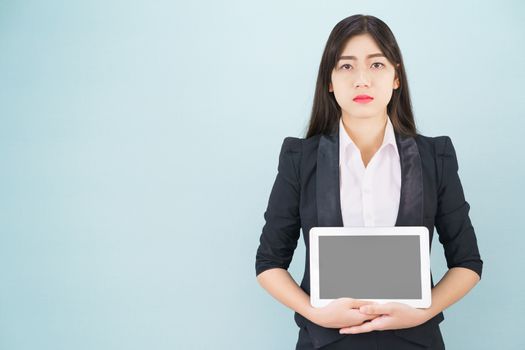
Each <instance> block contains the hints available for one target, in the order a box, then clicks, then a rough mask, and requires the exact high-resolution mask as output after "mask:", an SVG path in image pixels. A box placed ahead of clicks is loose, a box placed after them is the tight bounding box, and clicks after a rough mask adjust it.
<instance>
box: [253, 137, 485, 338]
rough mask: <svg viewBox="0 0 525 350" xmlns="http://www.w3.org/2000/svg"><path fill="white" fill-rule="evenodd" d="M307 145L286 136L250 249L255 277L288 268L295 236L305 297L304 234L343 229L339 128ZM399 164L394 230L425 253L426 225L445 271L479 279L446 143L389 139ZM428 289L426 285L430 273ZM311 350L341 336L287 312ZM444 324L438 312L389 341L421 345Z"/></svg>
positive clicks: (465, 207)
mask: <svg viewBox="0 0 525 350" xmlns="http://www.w3.org/2000/svg"><path fill="white" fill-rule="evenodd" d="M336 129H337V130H336V131H334V132H333V133H331V134H330V135H321V134H319V135H315V136H312V137H310V138H307V139H300V138H295V137H286V138H285V139H284V141H283V144H282V147H281V152H280V155H279V165H278V173H277V176H276V178H275V182H274V185H273V187H272V190H271V193H270V197H269V201H268V206H267V209H266V211H265V213H264V219H265V220H266V223H265V224H264V227H263V229H262V233H261V236H260V240H259V241H260V245H259V247H258V249H257V254H256V261H255V270H256V275H259V274H260V273H261V272H263V271H265V270H268V269H271V268H283V269H288V267H289V265H290V262H291V260H292V256H293V252H294V250H295V248H296V247H297V241H298V239H299V237H300V230H301V229H302V231H303V239H304V243H305V247H306V258H305V262H306V266H305V270H304V275H303V279H302V281H301V284H300V287H301V288H302V289H303V290H304V291H305V292H306V294H308V295H310V267H309V246H310V245H309V235H308V233H309V231H310V229H311V228H312V227H315V226H339V227H342V226H343V220H342V215H341V204H340V188H339V129H338V128H336ZM395 136H396V143H397V146H398V151H399V157H400V165H401V193H400V204H399V212H398V216H397V220H396V226H426V227H427V228H428V230H429V235H430V236H429V242H430V243H429V251H430V250H431V246H432V237H433V233H434V226H435V227H436V229H437V232H438V235H439V242H440V243H441V244H442V245H443V248H444V252H445V258H446V261H447V266H448V268H452V267H465V268H468V269H471V270H473V271H475V272H476V273H477V274H478V275H479V276H480V278H481V271H482V265H483V261H482V260H481V258H480V255H479V251H478V246H477V240H476V236H475V232H474V228H473V227H472V224H471V221H470V218H469V215H468V213H469V209H470V206H469V204H468V203H467V202H466V201H465V198H464V194H463V188H462V185H461V182H460V178H459V176H458V162H457V158H456V153H455V150H454V146H453V144H452V141H451V139H450V137H448V136H438V137H427V136H423V135H417V136H415V137H407V136H402V135H400V134H399V133H397V132H395ZM431 286H432V287H434V281H433V278H432V274H431ZM294 319H295V322H296V324H297V325H298V326H299V327H306V328H307V331H308V334H309V335H310V337H311V338H312V342H313V344H314V346H315V347H316V348H319V347H322V346H324V345H327V344H329V343H332V342H334V341H336V340H339V339H341V338H342V337H345V336H352V335H351V334H350V335H344V334H339V329H336V328H325V327H322V326H319V325H317V324H315V323H313V322H311V321H310V320H308V319H307V318H305V317H303V316H302V315H301V314H299V313H297V312H295V314H294ZM443 320H444V316H443V313H442V312H440V313H439V314H437V315H436V316H434V317H433V318H432V319H430V320H428V321H427V322H425V323H423V324H421V325H418V326H416V327H412V328H404V329H396V330H394V334H396V335H398V336H400V337H403V338H406V339H408V340H411V341H413V342H416V343H419V344H422V345H425V346H429V345H430V344H429V343H430V341H431V339H432V334H434V332H435V328H437V327H438V324H439V323H440V322H441V321H443Z"/></svg>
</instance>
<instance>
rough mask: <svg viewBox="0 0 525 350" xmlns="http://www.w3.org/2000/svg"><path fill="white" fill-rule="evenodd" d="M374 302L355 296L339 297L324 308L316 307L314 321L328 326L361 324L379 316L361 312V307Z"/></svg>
mask: <svg viewBox="0 0 525 350" xmlns="http://www.w3.org/2000/svg"><path fill="white" fill-rule="evenodd" d="M372 303H373V302H370V301H364V300H358V299H353V298H338V299H335V300H333V301H331V302H330V303H329V304H328V305H326V306H324V307H322V308H315V309H314V310H313V317H312V321H313V322H314V323H316V324H318V325H320V326H322V327H327V328H341V327H349V326H354V325H360V324H362V323H363V322H365V321H367V320H371V319H374V318H376V317H378V315H366V314H363V313H361V312H359V307H361V306H363V305H367V304H372Z"/></svg>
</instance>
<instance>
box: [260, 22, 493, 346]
mask: <svg viewBox="0 0 525 350" xmlns="http://www.w3.org/2000/svg"><path fill="white" fill-rule="evenodd" d="M469 208H470V207H469V204H468V203H467V202H466V201H465V198H464V194H463V189H462V185H461V182H460V179H459V176H458V163H457V158H456V153H455V150H454V146H453V144H452V141H451V139H450V137H448V136H439V137H428V136H423V135H421V134H419V133H418V132H417V130H416V127H415V123H414V117H413V113H412V109H411V104H410V96H409V90H408V83H407V78H406V75H405V67H404V65H403V60H402V57H401V52H400V50H399V47H398V45H397V42H396V40H395V38H394V35H393V34H392V32H391V31H390V29H389V28H388V26H387V25H386V24H385V23H384V22H382V21H381V20H379V19H378V18H376V17H373V16H365V15H354V16H351V17H348V18H345V19H343V20H342V21H341V22H339V23H338V24H337V25H336V26H335V27H334V29H333V30H332V32H331V34H330V36H329V38H328V42H327V43H326V47H325V49H324V52H323V56H322V59H321V64H320V67H319V74H318V78H317V84H316V90H315V96H314V101H313V108H312V115H311V119H310V124H309V128H308V132H307V135H306V137H305V138H294V137H287V138H285V139H284V142H283V144H282V148H281V152H280V155H279V165H278V174H277V177H276V179H275V183H274V185H273V188H272V191H271V194H270V198H269V202H268V207H267V210H266V212H265V213H264V218H265V220H266V223H265V225H264V227H263V229H262V234H261V236H260V245H259V247H258V250H257V256H256V262H255V268H256V275H257V279H258V281H259V283H260V284H261V285H262V287H263V288H265V289H266V290H267V291H268V292H269V293H270V294H271V295H272V296H273V297H275V298H276V299H277V300H278V301H280V302H281V303H282V304H284V305H286V306H287V307H289V308H291V309H292V310H294V311H295V314H294V318H295V322H296V324H297V325H298V327H299V328H300V330H299V337H298V341H297V346H296V349H319V348H322V349H356V350H359V349H389V350H390V349H421V348H427V349H444V348H445V346H444V342H443V339H442V335H441V331H440V328H439V323H440V322H441V321H443V319H444V316H443V313H442V311H443V310H444V309H445V308H447V307H448V306H450V305H452V304H453V303H455V302H456V301H458V300H459V299H460V298H462V297H463V296H464V295H465V294H466V293H467V292H468V291H469V290H470V289H472V288H473V287H474V285H475V284H476V283H477V282H478V281H479V280H480V279H481V271H482V265H483V261H482V260H481V258H480V255H479V251H478V246H477V240H476V236H475V233H474V229H473V227H472V224H471V221H470V218H469V215H468V213H469ZM315 226H426V227H427V228H428V229H429V232H430V237H429V241H430V242H432V237H433V231H434V226H435V227H436V229H437V232H438V235H439V242H440V243H441V244H442V245H443V247H444V251H445V257H446V260H447V266H448V268H449V270H448V271H447V273H446V274H445V275H444V276H443V278H442V279H441V280H440V281H439V283H438V284H437V285H434V282H433V279H432V277H431V286H432V306H431V307H430V308H428V309H418V308H413V307H410V306H407V305H405V304H402V303H385V304H378V303H369V302H365V301H362V300H357V299H353V298H350V297H349V298H340V299H336V300H335V301H333V302H332V303H330V304H329V305H327V306H325V307H323V308H314V307H312V306H311V305H310V302H309V293H310V274H309V258H308V257H309V242H308V232H309V231H310V228H312V227H315ZM301 229H302V230H303V238H304V242H305V246H306V258H305V262H306V266H305V270H304V276H303V279H302V282H301V285H300V286H298V285H297V283H296V282H295V281H294V280H293V278H292V277H291V276H290V274H289V273H288V271H287V269H288V267H289V264H290V262H291V260H292V256H293V252H294V250H295V248H296V247H297V241H298V239H299V236H300V230H301ZM370 259H373V256H371V257H370ZM364 263H366V262H364Z"/></svg>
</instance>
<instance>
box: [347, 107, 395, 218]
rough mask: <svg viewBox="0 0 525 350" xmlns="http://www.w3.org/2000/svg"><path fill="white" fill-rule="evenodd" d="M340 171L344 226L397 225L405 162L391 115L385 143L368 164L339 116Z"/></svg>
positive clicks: (384, 139) (386, 129) (388, 120)
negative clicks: (397, 142)
mask: <svg viewBox="0 0 525 350" xmlns="http://www.w3.org/2000/svg"><path fill="white" fill-rule="evenodd" d="M339 171H340V184H339V185H340V187H339V188H340V191H341V212H342V215H343V226H345V227H349V226H353V227H355V226H395V223H396V219H397V213H398V209H399V197H400V190H401V165H400V162H399V153H398V149H397V144H396V139H395V134H394V128H393V126H392V122H391V121H390V118H389V117H388V118H387V125H386V128H385V134H384V136H383V143H382V144H381V147H380V148H379V150H378V151H377V152H376V153H375V154H374V156H373V157H372V159H371V160H370V162H369V163H368V165H367V166H366V168H365V166H364V164H363V160H362V158H361V152H360V151H359V149H358V148H357V146H356V145H355V143H354V142H353V141H352V139H351V138H350V136H349V135H348V133H347V132H346V130H345V128H344V125H343V120H342V119H341V118H339Z"/></svg>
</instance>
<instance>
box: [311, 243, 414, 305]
mask: <svg viewBox="0 0 525 350" xmlns="http://www.w3.org/2000/svg"><path fill="white" fill-rule="evenodd" d="M419 254H420V253H419V236H413V235H400V236H320V237H319V282H320V286H319V296H320V298H321V299H336V298H342V297H349V298H356V299H360V298H362V299H419V298H421V263H420V261H419V259H420V256H419Z"/></svg>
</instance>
